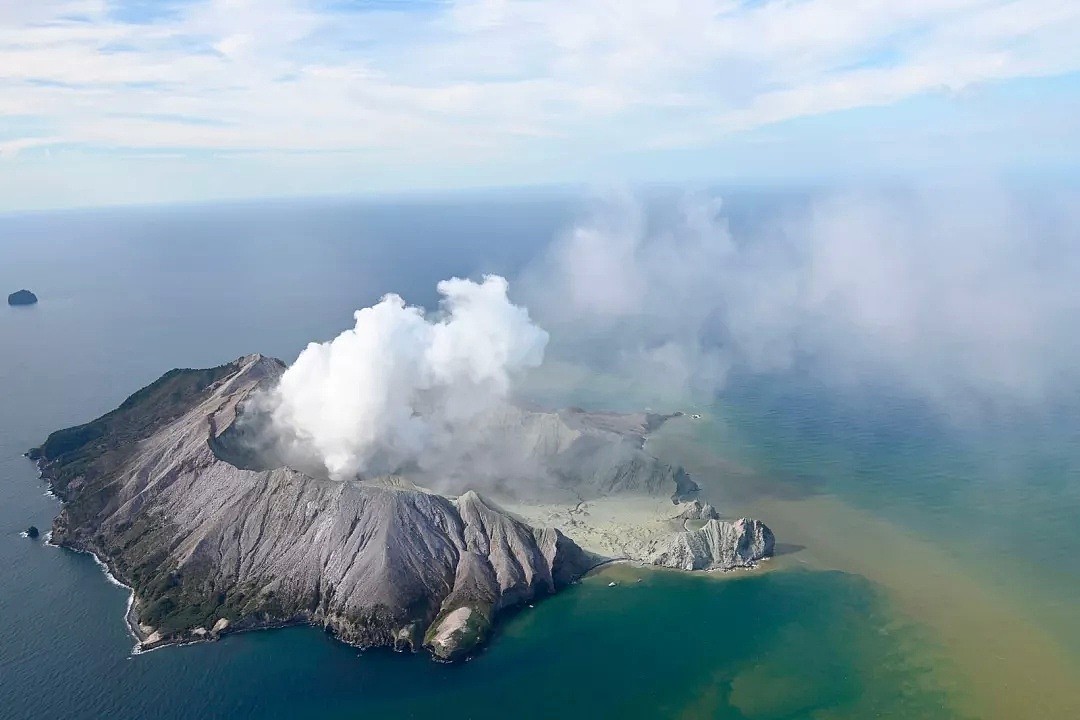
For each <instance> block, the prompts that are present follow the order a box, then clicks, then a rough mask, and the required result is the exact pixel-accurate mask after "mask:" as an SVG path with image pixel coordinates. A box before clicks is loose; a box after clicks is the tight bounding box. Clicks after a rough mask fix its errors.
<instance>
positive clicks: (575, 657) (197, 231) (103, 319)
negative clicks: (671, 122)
mask: <svg viewBox="0 0 1080 720" xmlns="http://www.w3.org/2000/svg"><path fill="white" fill-rule="evenodd" d="M751 200H753V198H751V199H750V200H747V202H746V205H745V207H746V208H747V210H746V212H748V213H752V212H759V211H761V207H762V206H763V204H764V205H766V206H767V203H764V201H759V200H755V201H753V202H751ZM579 209H580V206H579V205H578V204H577V202H576V201H574V200H570V199H566V198H559V197H551V196H545V197H541V196H535V197H523V198H507V197H504V198H499V199H482V198H479V199H478V198H463V197H458V198H451V199H445V200H426V201H401V202H393V203H391V202H384V203H375V202H370V203H361V202H354V201H319V202H314V201H313V202H306V203H277V204H270V205H253V204H249V205H221V206H211V207H186V208H168V209H161V208H157V209H133V210H122V211H121V210H111V211H94V212H73V213H54V214H43V215H25V216H7V217H3V218H0V288H10V289H9V290H6V291H5V292H10V291H12V290H15V289H18V288H20V287H24V286H25V287H28V288H30V289H32V290H34V291H35V292H36V293H37V294H38V296H39V297H40V298H41V302H40V303H39V304H38V305H37V306H34V307H30V308H7V307H4V308H0V619H2V621H0V717H3V718H30V717H41V716H63V717H70V718H99V717H116V718H142V717H160V718H201V717H208V716H215V717H237V718H263V717H267V718H269V717H281V718H286V717H288V718H294V717H321V718H325V717H333V718H353V717H355V718H361V717H364V718H371V717H395V718H397V717H415V718H426V717H469V718H497V717H498V718H503V717H521V718H550V717H556V716H558V717H589V718H596V717H641V718H656V717H661V718H762V719H764V718H810V717H812V718H852V719H858V718H870V717H882V718H939V717H940V718H953V717H1003V718H1004V717H1042V718H1057V717H1061V718H1067V717H1076V716H1080V715H1076V714H1072V715H1070V714H1062V713H1067V712H1070V709H1071V708H1074V707H1080V705H1072V704H1071V703H1073V702H1074V701H1075V697H1076V695H1075V692H1076V686H1077V685H1078V684H1080V673H1078V671H1077V668H1078V667H1080V661H1078V660H1077V658H1078V657H1080V633H1078V630H1077V623H1078V622H1080V621H1078V619H1077V616H1078V615H1080V613H1078V612H1077V600H1076V598H1077V597H1078V595H1077V590H1078V589H1080V577H1078V564H1077V562H1076V560H1075V558H1076V557H1077V553H1076V551H1077V550H1080V531H1078V530H1077V526H1076V518H1077V517H1080V479H1078V478H1077V474H1076V473H1077V468H1078V467H1080V463H1078V461H1077V457H1076V452H1077V442H1076V440H1077V436H1076V434H1075V428H1076V427H1080V423H1078V424H1076V425H1071V424H1070V423H1072V417H1071V416H1070V415H1069V413H1068V411H1067V409H1063V410H1062V415H1061V416H1060V417H1055V418H1054V419H1053V420H1054V422H1049V421H1044V424H1042V425H1038V424H1033V423H1030V422H1017V421H1010V422H1002V423H1000V426H997V427H993V428H991V429H989V430H987V429H983V430H981V431H980V432H979V433H978V434H962V433H960V434H958V433H956V432H953V431H946V430H945V429H944V428H943V427H941V426H938V425H934V424H932V423H933V415H932V413H928V412H926V411H925V409H920V408H911V407H908V406H906V405H904V404H903V403H902V402H901V401H900V400H899V399H896V398H894V399H892V400H890V402H892V403H893V404H892V405H889V404H887V403H886V404H882V402H880V401H875V402H870V403H868V402H865V399H863V400H862V401H860V402H856V401H855V400H852V401H850V402H849V401H847V400H845V399H843V398H839V399H838V398H836V397H834V396H832V395H830V394H828V393H824V392H821V390H820V389H819V388H814V387H808V386H807V384H806V383H803V382H800V381H799V379H798V378H783V379H777V378H771V379H770V381H769V382H767V383H766V382H761V381H759V380H755V379H754V378H744V379H740V380H738V381H736V382H733V383H732V385H731V387H730V388H729V390H728V391H727V392H726V393H725V395H724V396H723V397H721V398H720V399H719V400H718V402H716V403H712V402H709V401H704V400H703V409H704V410H705V415H706V417H705V418H703V419H702V420H701V421H694V422H691V421H689V420H685V421H683V422H678V423H672V424H671V425H670V426H669V427H668V428H666V429H665V431H664V433H663V434H662V437H660V438H658V439H657V441H658V444H657V447H658V448H659V450H658V451H662V452H670V453H672V454H673V455H674V456H676V457H678V458H679V459H680V460H684V461H685V462H687V464H688V465H689V466H690V468H691V470H693V471H694V472H695V475H696V477H698V479H699V480H700V481H702V482H703V484H705V485H707V487H708V488H709V490H710V492H714V493H715V494H716V495H717V497H719V498H721V499H722V500H723V502H722V503H721V508H722V509H723V510H724V511H725V512H726V513H728V514H736V515H738V514H753V515H755V516H759V517H761V518H762V519H765V520H766V521H767V522H769V523H770V525H772V526H773V527H774V529H775V530H776V531H777V534H778V537H779V541H780V543H781V546H780V555H779V557H777V558H776V559H775V560H774V561H772V562H770V563H768V564H767V566H766V567H765V568H764V569H763V570H761V571H757V572H749V573H733V574H729V575H724V576H719V577H715V576H709V577H690V576H686V575H683V574H679V573H671V572H659V571H651V572H650V571H644V570H638V569H635V568H630V567H625V566H622V567H612V568H609V569H607V570H605V571H604V572H602V573H600V574H597V575H595V576H592V577H589V578H587V579H585V580H584V581H583V582H581V583H580V584H578V585H575V586H573V587H571V588H569V589H567V590H566V591H565V592H563V593H561V594H559V595H558V596H555V597H553V598H550V599H547V600H545V601H543V602H540V603H537V604H536V606H535V607H534V608H530V609H525V610H522V611H521V612H519V613H517V614H515V615H514V616H513V617H511V618H508V619H507V620H506V621H505V622H504V623H503V624H502V625H501V627H500V630H499V632H498V634H497V636H496V637H495V638H494V640H493V642H492V643H491V645H490V647H489V648H487V650H485V651H484V652H482V653H481V654H479V655H478V656H477V657H475V658H474V659H473V660H471V661H470V662H468V663H465V664H462V665H458V666H446V665H439V664H435V663H433V662H431V661H430V660H429V659H428V658H427V657H426V656H424V655H397V654H394V653H390V652H382V651H373V652H367V653H360V652H358V651H357V650H355V649H353V648H350V647H348V646H345V645H343V644H341V643H338V642H336V641H334V640H333V639H332V638H329V637H328V636H326V635H325V634H324V633H322V632H320V631H318V630H315V629H311V628H290V629H285V630H278V631H268V632H255V633H247V634H241V635H236V636H230V637H227V638H226V639H224V640H222V641H221V642H217V643H207V644H198V645H192V646H187V647H182V648H167V649H162V650H159V651H154V652H151V653H146V654H141V655H138V656H132V655H131V654H130V650H131V646H132V642H133V641H132V639H131V638H130V636H128V634H127V631H126V629H125V627H124V624H123V621H122V613H123V610H124V604H125V602H126V597H127V593H126V591H125V590H124V589H122V588H120V587H117V586H115V585H111V584H109V582H108V581H107V579H106V577H105V575H104V574H103V573H102V572H101V570H100V569H99V567H98V566H97V565H96V564H95V562H94V561H93V559H92V558H90V557H88V556H85V555H79V554H75V553H71V552H68V551H65V550H61V549H57V548H54V547H50V546H47V545H45V544H44V543H42V542H40V541H31V540H29V539H27V538H23V537H20V535H19V533H20V531H22V530H24V529H25V528H26V527H27V526H28V525H30V524H34V525H37V526H38V527H39V528H42V529H43V530H44V529H46V528H47V527H48V526H49V524H50V522H51V518H52V516H53V515H54V514H55V513H56V511H57V504H56V501H55V500H54V499H52V498H51V497H48V496H46V495H45V487H44V486H43V485H42V484H41V482H40V481H39V480H38V479H37V477H36V472H35V469H34V467H33V465H32V464H31V463H29V462H28V461H27V460H26V459H25V458H23V457H22V456H21V453H22V452H24V451H25V450H26V449H27V448H29V447H31V446H33V445H34V444H36V443H38V442H40V440H42V439H43V438H44V437H45V435H46V434H47V433H48V432H50V431H51V430H54V429H57V428H60V427H66V426H68V425H72V424H75V423H78V422H82V421H85V420H87V419H90V418H92V417H96V416H97V415H100V414H101V413H103V412H106V411H108V410H109V409H111V408H113V407H115V406H116V405H117V404H118V403H119V402H120V401H121V400H122V399H123V398H124V397H126V396H127V395H128V394H129V393H130V392H132V391H134V390H135V389H137V388H139V387H141V386H142V385H144V384H146V383H147V382H149V381H151V380H153V379H154V378H156V377H157V376H158V375H160V374H161V373H162V372H164V371H165V370H167V369H169V368H171V367H176V366H187V367H197V366H209V365H214V364H218V363H220V362H222V361H224V360H228V359H231V358H233V357H236V356H239V355H241V354H245V353H248V352H254V351H260V352H264V353H269V354H274V355H278V356H280V357H283V358H285V359H292V358H293V357H295V355H296V353H297V352H298V351H299V350H300V349H301V348H302V347H303V346H304V344H305V343H306V342H308V341H309V340H312V339H323V338H327V337H331V336H332V335H334V334H336V333H337V332H339V331H340V330H341V329H342V328H344V327H346V326H347V325H348V324H350V322H351V318H350V314H351V312H352V311H353V310H354V309H356V308H358V307H361V306H364V305H367V304H370V303H371V302H373V301H375V300H376V299H377V298H378V297H379V296H380V295H382V294H383V293H385V292H389V291H394V292H398V293H400V294H402V295H403V296H405V297H406V299H408V300H409V301H411V302H417V303H421V304H427V305H430V304H431V303H432V302H433V300H434V285H435V282H436V281H437V280H439V279H441V278H443V277H447V276H449V275H452V274H471V275H475V274H477V273H480V272H488V271H497V272H502V273H505V274H507V275H509V276H513V275H515V274H516V273H517V272H518V271H520V269H521V268H522V267H523V266H524V265H525V264H526V263H528V261H529V259H530V258H532V257H533V256H534V255H535V254H536V253H537V252H538V251H539V250H540V249H541V248H542V247H543V246H544V245H545V244H546V243H547V242H548V241H549V240H550V239H551V238H552V237H553V236H555V235H556V234H557V233H558V232H560V231H561V230H562V229H564V228H565V227H566V226H567V224H568V223H569V222H570V221H571V219H572V218H573V217H574V216H575V213H576V212H578V210H579ZM735 211H738V203H737V202H736V203H735ZM886 399H887V398H886ZM1014 420H1015V419H1014ZM1070 428H1071V429H1070ZM609 582H616V583H617V584H616V586H615V587H609ZM999 656H1001V657H999ZM1017 708H1019V710H1017ZM1025 713H1026V714H1025Z"/></svg>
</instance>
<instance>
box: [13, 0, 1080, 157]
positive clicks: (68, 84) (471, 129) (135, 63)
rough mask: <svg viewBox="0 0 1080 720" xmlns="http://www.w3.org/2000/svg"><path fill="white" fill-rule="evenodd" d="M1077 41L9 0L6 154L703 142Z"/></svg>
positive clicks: (206, 1) (1031, 30) (385, 153)
mask: <svg viewBox="0 0 1080 720" xmlns="http://www.w3.org/2000/svg"><path fill="white" fill-rule="evenodd" d="M1077 37H1080V5H1078V4H1077V3H1075V2H1072V1H1071V0H1023V2H1019V1H1017V0H914V1H913V2H905V3H897V2H892V1H891V0H869V1H856V0H772V1H767V2H734V1H733V0H666V1H664V2H653V1H650V0H593V1H591V2H580V1H579V0H547V1H539V0H446V1H445V2H433V1H422V0H416V1H415V2H412V1H409V0H402V1H401V2H365V3H343V2H332V1H330V0H161V1H159V2H149V1H148V0H41V2H33V3H28V2H23V1H22V0H0V153H2V154H4V155H7V156H10V155H12V154H15V153H18V152H20V151H23V150H26V149H28V148H40V147H48V146H63V147H65V148H77V149H86V150H93V151H95V152H96V151H109V152H114V153H122V152H124V151H127V150H132V151H139V152H145V151H147V150H172V151H198V152H206V151H211V152H219V151H229V152H261V153H265V152H288V153H294V152H320V153H326V152H331V153H357V152H360V153H374V154H376V155H377V156H378V157H379V158H381V159H382V160H383V161H390V160H392V161H402V162H413V161H417V159H424V158H427V159H429V160H432V161H437V162H464V161H465V160H466V159H467V160H468V161H469V162H473V163H475V162H483V161H485V159H491V158H499V157H502V156H505V154H507V153H510V152H515V151H518V150H523V149H524V150H528V149H529V148H534V149H535V147H537V143H548V145H547V146H545V147H554V148H561V149H562V150H563V151H564V152H579V151H580V149H581V148H592V149H597V148H599V149H602V150H606V151H610V152H626V151H631V150H634V149H640V148H647V147H665V148H671V147H689V148H692V147H695V146H700V145H703V144H708V143H715V142H718V141H720V140H723V139H724V138H728V137H731V136H732V135H733V134H738V133H743V132H746V131H750V130H754V129H756V128H759V127H762V126H765V125H769V124H773V123H778V122H782V121H786V120H791V119H793V118H800V117H807V116H815V115H820V114H823V113H830V112H835V111H839V110H848V109H854V108H862V107H869V106H885V105H890V104H893V103H897V102H899V101H903V100H905V99H909V98H912V97H915V96H920V95H924V94H926V93H934V92H940V91H946V92H950V93H956V92H960V91H963V90H965V89H967V88H969V87H971V86H974V85H978V84H981V83H987V82H992V81H998V80H1008V79H1016V78H1026V77H1043V76H1053V75H1060V74H1066V73H1072V72H1077V71H1080V43H1077V42H1076V38H1077ZM27 117H33V118H35V123H34V125H33V127H32V128H28V127H27V124H26V123H25V122H19V123H17V126H18V128H19V131H18V132H16V131H15V130H14V129H13V127H14V125H15V124H14V123H13V119H22V120H25V118H27Z"/></svg>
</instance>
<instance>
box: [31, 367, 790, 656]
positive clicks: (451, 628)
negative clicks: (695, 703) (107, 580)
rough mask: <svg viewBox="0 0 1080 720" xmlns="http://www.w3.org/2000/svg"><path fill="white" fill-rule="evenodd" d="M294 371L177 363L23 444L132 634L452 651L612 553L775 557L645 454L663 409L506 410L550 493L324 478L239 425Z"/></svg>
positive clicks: (62, 537) (149, 640)
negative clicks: (104, 571)
mask: <svg viewBox="0 0 1080 720" xmlns="http://www.w3.org/2000/svg"><path fill="white" fill-rule="evenodd" d="M284 370H285V364H284V363H282V362H281V361H280V360H276V359H273V358H268V357H264V356H260V355H250V356H245V357H242V358H239V359H237V360H236V361H234V362H231V363H228V364H225V365H222V366H220V367H216V368H210V369H202V370H191V369H182V370H179V369H178V370H172V371H170V372H168V373H166V374H165V375H164V376H162V377H161V378H160V379H159V380H157V381H155V382H154V383H152V384H151V385H149V386H147V387H145V388H143V389H142V390H140V391H138V392H136V393H135V394H134V395H132V396H131V397H129V398H128V399H127V400H125V401H124V402H123V403H122V404H121V405H120V407H118V408H117V409H116V410H113V411H112V412H110V413H108V414H106V415H104V416H102V417H100V418H98V419H96V420H93V421H91V422H89V423H86V424H84V425H80V426H76V427H72V428H67V429H65V430H59V431H57V432H55V433H53V434H52V435H50V436H49V437H48V439H47V440H46V441H45V442H44V443H43V444H42V445H41V446H40V447H38V448H34V449H33V450H31V451H30V452H29V453H28V456H29V457H30V458H31V459H33V460H36V461H37V462H38V464H39V467H40V469H41V472H42V476H43V477H44V478H46V479H47V480H48V482H49V483H50V486H51V488H52V491H53V492H54V493H55V494H56V495H57V496H58V497H59V498H60V499H61V500H62V502H63V508H62V510H61V512H60V514H59V516H58V517H57V518H56V520H55V521H54V523H53V529H52V536H51V537H52V542H54V543H56V544H58V545H61V546H64V547H68V548H71V549H74V550H80V551H86V552H91V553H93V554H94V555H95V556H96V557H97V558H99V559H100V560H101V561H102V562H103V563H104V564H105V565H106V566H107V567H108V569H109V571H110V572H111V573H112V575H113V576H114V577H115V578H117V579H118V580H119V581H120V582H122V583H124V584H126V585H127V586H129V587H130V588H131V590H132V602H131V607H130V610H129V613H128V622H129V625H130V626H131V628H132V631H133V632H134V633H135V634H136V636H137V637H138V639H139V647H140V648H142V649H148V648H152V647H157V646H160V645H165V644H170V643H180V642H191V641H195V640H200V639H211V638H215V637H218V636H220V635H221V634H223V633H226V632H234V631H237V630H245V629H255V628H261V627H273V626H280V625H287V624H296V623H309V624H313V625H317V626H321V627H323V628H325V629H327V630H328V631H329V632H332V633H333V634H335V635H336V636H337V637H339V638H340V639H342V640H344V641H345V642H348V643H351V644H354V645H357V646H360V647H377V646H386V647H393V648H395V649H413V650H416V649H420V648H427V649H428V650H429V651H430V652H431V653H432V654H433V655H434V656H435V657H437V658H439V659H446V660H453V659H459V658H462V657H465V656H467V655H468V654H469V653H470V652H472V651H473V650H474V649H476V648H477V647H479V646H480V645H481V644H482V643H483V642H484V641H485V640H486V639H487V638H488V636H489V635H490V632H491V629H492V627H493V625H494V623H495V622H496V620H497V617H498V616H499V614H500V613H501V612H503V611H504V610H507V609H509V608H512V607H515V606H520V605H522V604H525V603H529V602H533V601H534V600H538V599H540V598H542V597H544V596H546V595H550V594H552V593H555V592H557V591H558V590H560V589H561V588H563V587H565V586H566V585H568V584H570V583H572V582H573V581H575V580H576V579H577V578H579V577H581V576H582V575H583V574H584V573H586V572H588V571H589V570H590V569H591V568H593V567H595V566H596V565H598V564H600V563H603V562H606V561H608V560H612V559H629V560H636V561H639V562H642V563H649V564H655V565H660V566H665V567H672V568H679V569H684V570H728V569H733V568H738V567H752V566H753V565H754V564H755V563H756V562H758V561H759V560H761V559H762V558H764V557H767V556H769V555H771V553H772V549H773V536H772V533H771V531H769V529H768V528H767V527H765V526H764V525H763V524H762V523H760V522H758V521H753V520H749V519H741V520H736V521H735V522H724V521H722V520H720V517H719V513H718V512H717V511H716V510H715V508H713V507H712V506H711V505H708V504H707V503H704V502H702V501H700V500H698V499H697V498H696V497H695V496H696V495H697V494H698V493H699V490H698V487H697V485H696V483H694V482H693V480H692V479H691V478H690V477H689V476H688V475H687V474H686V473H685V472H684V471H682V470H681V469H680V468H677V467H671V466H670V465H667V464H665V463H663V462H661V461H659V460H657V459H656V458H654V457H652V456H651V455H649V454H648V453H647V452H646V451H645V450H644V445H645V442H644V441H645V437H646V436H647V434H648V433H649V432H651V431H652V430H653V429H655V427H656V426H657V425H658V424H659V423H662V422H663V421H664V419H665V418H664V416H656V415H646V414H638V415H616V414H610V413H589V412H585V411H582V410H565V411H560V412H541V411H531V410H519V409H514V410H512V411H508V412H507V413H506V417H505V419H504V420H503V421H501V423H502V424H501V425H500V428H501V429H500V430H499V433H496V434H495V436H494V439H492V440H491V442H493V443H495V444H497V445H498V446H500V447H506V446H508V445H512V446H513V447H516V448H521V449H523V452H524V454H525V455H526V456H527V457H528V458H529V459H530V462H533V463H534V464H538V465H539V466H542V467H543V468H544V469H545V473H546V475H547V476H549V477H552V478H555V479H556V481H555V482H554V483H553V484H552V485H550V486H544V487H543V488H542V493H541V494H542V495H543V497H540V496H537V497H528V496H522V495H521V494H517V495H515V494H513V493H509V492H504V491H505V490H506V487H512V486H506V487H504V486H500V485H499V484H498V483H495V484H491V483H486V484H484V486H483V487H482V488H480V492H477V490H476V489H474V488H469V487H466V485H468V478H467V477H466V478H461V477H455V478H454V479H453V482H449V481H447V482H442V481H441V479H440V478H438V477H436V476H434V475H433V474H432V472H431V471H430V470H429V471H426V472H419V471H418V472H416V473H415V474H413V473H408V472H402V473H401V474H397V475H388V476H382V477H371V478H364V477H357V478H355V479H350V480H347V481H341V480H331V479H329V478H328V477H322V476H320V475H319V474H318V473H315V472H310V471H309V472H307V473H305V472H301V471H300V470H297V469H294V468H293V467H290V466H289V465H288V464H284V463H281V462H280V461H275V460H274V459H273V458H274V454H273V453H267V452H258V450H259V448H260V443H259V438H257V437H252V433H253V432H256V433H257V431H258V424H257V423H252V422H243V421H242V420H243V418H244V417H245V415H244V413H245V407H246V403H247V402H248V401H249V400H251V399H252V398H253V397H254V396H255V394H256V393H258V392H260V391H262V390H266V389H268V388H271V387H273V386H274V384H275V383H276V382H277V380H278V378H280V376H281V374H282V373H283V372H284ZM430 488H438V490H439V491H438V492H436V491H435V490H433V489H430Z"/></svg>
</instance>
